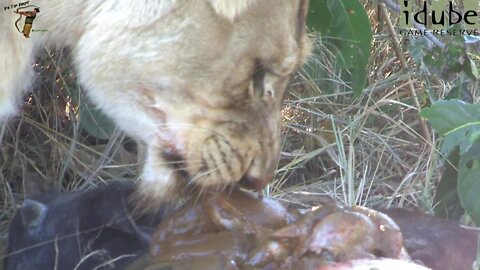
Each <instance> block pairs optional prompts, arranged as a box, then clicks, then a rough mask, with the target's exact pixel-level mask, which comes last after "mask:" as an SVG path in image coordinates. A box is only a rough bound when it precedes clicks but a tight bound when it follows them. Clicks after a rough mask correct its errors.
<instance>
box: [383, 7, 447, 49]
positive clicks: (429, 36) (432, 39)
mask: <svg viewBox="0 0 480 270" xmlns="http://www.w3.org/2000/svg"><path fill="white" fill-rule="evenodd" d="M380 2H382V3H383V4H385V6H386V7H388V8H389V9H390V10H392V11H395V12H396V13H400V7H399V6H398V5H397V4H396V3H394V2H392V0H380ZM379 5H381V4H379ZM384 14H385V15H386V14H387V13H386V12H384ZM390 23H391V22H390ZM413 26H415V28H417V29H418V30H420V31H422V32H423V33H424V37H425V38H426V39H428V40H429V41H430V42H432V43H433V44H434V45H436V46H438V47H440V48H442V49H443V48H445V44H444V43H443V42H441V41H440V40H439V39H438V38H436V37H435V36H434V35H433V34H432V33H430V32H428V31H425V26H423V25H421V24H419V23H417V22H415V21H413Z"/></svg>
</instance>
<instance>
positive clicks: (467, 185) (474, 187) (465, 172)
mask: <svg viewBox="0 0 480 270" xmlns="http://www.w3.org/2000/svg"><path fill="white" fill-rule="evenodd" d="M459 165H460V166H459V168H458V178H459V180H458V195H459V197H460V201H461V203H462V206H463V208H465V210H466V211H467V213H468V214H469V215H470V217H471V218H472V219H473V221H474V222H475V224H477V225H479V224H480V196H479V194H480V193H479V192H480V144H475V145H473V146H472V147H470V150H469V151H468V152H467V153H465V154H464V155H463V156H461V158H460V164H459Z"/></svg>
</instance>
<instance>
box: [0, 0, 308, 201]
mask: <svg viewBox="0 0 480 270" xmlns="http://www.w3.org/2000/svg"><path fill="white" fill-rule="evenodd" d="M15 1H18V0H15ZM15 1H14V0H7V1H2V5H3V8H2V9H1V10H0V12H1V16H0V55H1V60H0V76H1V79H0V118H2V119H6V118H7V116H8V115H11V114H12V113H14V112H15V110H16V104H17V103H18V101H19V99H20V98H21V97H22V95H23V93H24V91H25V90H26V89H28V86H29V82H30V78H31V77H32V68H31V65H32V61H33V60H32V59H33V56H34V54H35V52H36V50H37V48H38V47H40V46H44V45H45V44H53V45H56V46H67V47H69V48H70V49H71V52H72V55H73V60H74V65H75V68H76V71H77V73H78V80H79V82H80V83H81V85H82V86H83V88H84V89H85V90H86V91H87V95H88V97H89V98H90V99H91V100H92V101H93V102H94V103H95V104H96V105H97V106H98V107H99V108H100V109H101V110H102V111H103V112H105V113H106V114H107V115H108V116H110V117H111V118H112V119H113V120H114V121H115V122H116V124H117V125H118V126H119V127H120V128H122V129H123V130H124V131H126V132H127V133H128V134H129V135H131V136H133V137H134V138H136V139H137V140H138V141H141V142H143V143H145V145H146V162H145V165H144V169H143V174H142V178H143V181H142V184H141V190H143V191H144V194H145V195H153V196H154V197H155V198H159V199H160V198H165V197H166V195H168V194H172V191H173V190H174V188H175V186H176V182H177V179H179V178H180V177H182V178H183V177H185V176H187V178H188V180H189V181H191V182H193V183H197V184H199V185H200V186H201V187H209V186H224V185H226V184H230V183H234V182H237V181H239V180H240V179H244V180H245V182H246V183H249V185H250V186H253V187H255V188H261V187H263V186H264V185H265V184H266V182H267V181H268V180H269V179H270V178H271V177H272V174H273V171H274V169H275V166H276V165H277V161H278V157H279V151H280V149H279V148H280V138H279V132H280V109H281V106H282V101H283V98H284V96H285V91H286V90H285V88H286V86H287V84H288V80H289V78H290V75H291V74H292V73H293V72H294V70H295V69H296V68H297V67H299V65H300V64H301V63H302V62H303V61H304V59H305V57H306V55H307V52H308V47H309V43H308V40H307V37H306V33H305V17H306V10H307V5H308V3H307V2H308V0H151V1H133V0H124V1H116V0H71V1H62V0H31V1H29V2H28V3H26V4H24V5H23V7H25V8H24V9H22V10H28V8H26V5H28V6H31V7H30V9H33V8H34V7H36V8H40V9H41V13H38V14H37V15H36V18H35V21H34V22H33V28H32V30H31V31H32V32H31V33H30V35H29V38H26V37H25V36H24V35H23V34H22V33H20V32H19V31H17V29H16V27H15V25H16V24H15V22H16V21H17V20H18V18H19V17H18V15H19V13H16V12H15V11H17V12H18V10H16V9H15V6H14V4H17V2H15ZM7 7H8V8H7ZM10 7H12V8H10ZM17 7H21V6H17ZM17 23H18V22H17ZM20 23H22V22H21V21H20ZM20 27H21V25H20ZM35 29H39V31H35ZM180 172H181V173H180Z"/></svg>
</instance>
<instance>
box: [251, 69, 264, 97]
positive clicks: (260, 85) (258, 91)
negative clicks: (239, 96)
mask: <svg viewBox="0 0 480 270" xmlns="http://www.w3.org/2000/svg"><path fill="white" fill-rule="evenodd" d="M265 73H266V70H265V67H264V66H262V64H260V63H256V64H255V70H254V71H253V74H252V83H251V86H250V87H251V88H252V89H251V91H252V95H255V96H257V97H262V96H263V94H264V91H265Z"/></svg>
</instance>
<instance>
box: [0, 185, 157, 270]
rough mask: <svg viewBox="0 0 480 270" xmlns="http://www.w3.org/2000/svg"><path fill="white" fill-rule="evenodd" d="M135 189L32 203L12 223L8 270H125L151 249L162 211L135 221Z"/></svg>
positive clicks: (60, 196) (54, 197)
mask: <svg viewBox="0 0 480 270" xmlns="http://www.w3.org/2000/svg"><path fill="white" fill-rule="evenodd" d="M133 191H134V185H133V184H128V183H121V182H112V183H110V184H107V185H104V186H101V187H98V188H95V189H93V190H90V191H87V192H75V193H66V194H59V193H49V194H44V195H41V196H39V197H37V198H34V199H27V200H25V201H24V203H23V204H22V206H21V208H20V209H18V211H17V213H16V214H15V216H14V218H13V219H12V221H11V223H10V228H9V242H8V251H7V255H6V256H7V257H6V259H5V260H4V266H5V270H27V269H28V270H50V269H58V270H70V269H76V270H92V269H97V270H106V269H124V268H125V267H126V266H127V265H128V264H130V263H131V262H132V261H134V260H135V259H136V258H137V256H138V255H139V254H141V253H144V252H146V251H147V250H148V248H149V244H150V236H151V233H153V230H154V228H155V224H158V223H159V221H160V219H161V216H162V215H163V213H161V212H159V213H158V215H156V216H154V217H153V218H152V219H135V220H134V218H133V217H132V215H131V214H130V211H129V210H128V207H127V202H128V196H129V195H130V194H131V193H132V192H133Z"/></svg>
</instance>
